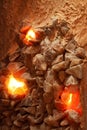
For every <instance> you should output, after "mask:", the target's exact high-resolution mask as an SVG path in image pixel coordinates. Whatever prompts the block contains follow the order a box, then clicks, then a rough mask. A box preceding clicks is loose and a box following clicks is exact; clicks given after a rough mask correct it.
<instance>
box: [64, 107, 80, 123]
mask: <svg viewBox="0 0 87 130" xmlns="http://www.w3.org/2000/svg"><path fill="white" fill-rule="evenodd" d="M65 114H67V116H68V119H69V120H70V121H74V122H75V123H79V122H80V115H79V113H78V112H77V111H75V110H72V109H70V110H66V111H65Z"/></svg>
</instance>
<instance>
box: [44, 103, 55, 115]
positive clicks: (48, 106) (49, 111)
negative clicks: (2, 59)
mask: <svg viewBox="0 0 87 130" xmlns="http://www.w3.org/2000/svg"><path fill="white" fill-rule="evenodd" d="M53 107H54V105H53V103H49V104H46V111H47V113H48V114H49V115H51V114H52V113H53Z"/></svg>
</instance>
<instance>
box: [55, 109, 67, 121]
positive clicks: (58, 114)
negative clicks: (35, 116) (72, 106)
mask: <svg viewBox="0 0 87 130" xmlns="http://www.w3.org/2000/svg"><path fill="white" fill-rule="evenodd" d="M64 116H65V113H64V112H63V111H62V112H61V111H58V110H56V109H54V110H53V117H54V118H55V120H57V121H60V120H62V119H63V118H64Z"/></svg>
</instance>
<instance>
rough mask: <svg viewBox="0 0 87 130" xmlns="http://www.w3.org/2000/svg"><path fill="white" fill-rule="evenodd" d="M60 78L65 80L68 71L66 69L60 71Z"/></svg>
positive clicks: (62, 80)
mask: <svg viewBox="0 0 87 130" xmlns="http://www.w3.org/2000/svg"><path fill="white" fill-rule="evenodd" d="M58 78H59V79H60V81H61V82H64V80H65V78H66V73H65V71H59V73H58Z"/></svg>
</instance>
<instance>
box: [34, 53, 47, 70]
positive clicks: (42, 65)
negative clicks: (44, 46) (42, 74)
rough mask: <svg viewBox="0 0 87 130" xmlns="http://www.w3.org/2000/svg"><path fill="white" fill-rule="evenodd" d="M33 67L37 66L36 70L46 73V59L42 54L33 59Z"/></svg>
mask: <svg viewBox="0 0 87 130" xmlns="http://www.w3.org/2000/svg"><path fill="white" fill-rule="evenodd" d="M33 65H34V66H35V70H41V71H46V69H47V64H46V62H45V58H44V56H43V55H41V54H37V55H35V57H34V58H33Z"/></svg>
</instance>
